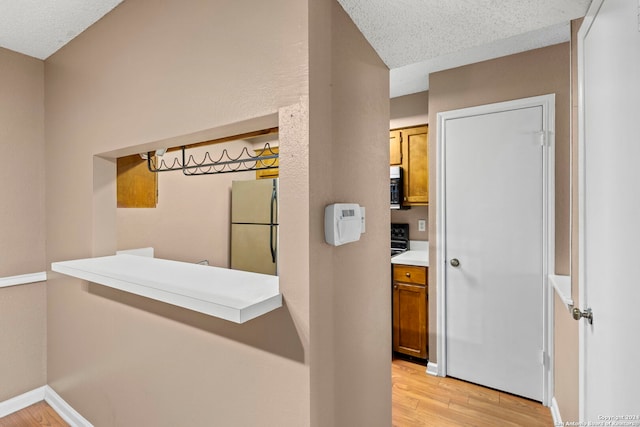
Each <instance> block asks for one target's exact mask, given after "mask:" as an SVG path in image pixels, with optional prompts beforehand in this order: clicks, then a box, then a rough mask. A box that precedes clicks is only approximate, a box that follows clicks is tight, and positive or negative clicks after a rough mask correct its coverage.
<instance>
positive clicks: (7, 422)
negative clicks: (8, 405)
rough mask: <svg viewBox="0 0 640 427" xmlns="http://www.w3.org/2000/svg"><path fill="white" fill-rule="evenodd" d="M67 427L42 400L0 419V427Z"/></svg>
mask: <svg viewBox="0 0 640 427" xmlns="http://www.w3.org/2000/svg"><path fill="white" fill-rule="evenodd" d="M40 426H47V427H69V424H67V423H65V422H64V420H63V419H62V418H60V415H58V414H57V413H56V411H54V410H53V409H52V408H51V406H49V405H48V404H47V403H46V402H45V401H44V400H43V401H41V402H38V403H36V404H34V405H31V406H28V407H26V408H24V409H23V410H21V411H18V412H14V413H13V414H10V415H7V416H6V417H3V418H0V427H40Z"/></svg>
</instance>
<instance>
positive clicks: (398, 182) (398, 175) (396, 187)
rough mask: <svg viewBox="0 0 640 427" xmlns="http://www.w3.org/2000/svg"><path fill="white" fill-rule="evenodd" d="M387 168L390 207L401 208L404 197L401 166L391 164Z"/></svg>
mask: <svg viewBox="0 0 640 427" xmlns="http://www.w3.org/2000/svg"><path fill="white" fill-rule="evenodd" d="M389 169H390V170H389V176H390V177H391V180H390V181H391V185H390V189H391V209H401V208H402V200H403V199H404V190H403V189H404V183H403V181H402V175H403V173H402V168H401V167H400V166H391V167H390V168H389Z"/></svg>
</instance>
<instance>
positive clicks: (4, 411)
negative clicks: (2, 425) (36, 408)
mask: <svg viewBox="0 0 640 427" xmlns="http://www.w3.org/2000/svg"><path fill="white" fill-rule="evenodd" d="M46 388H47V386H46V385H43V386H42V387H38V388H37V389H35V390H31V391H28V392H26V393H22V394H21V395H19V396H16V397H12V398H11V399H9V400H5V401H4V402H0V418H2V417H6V416H7V415H9V414H13V413H14V412H18V411H19V410H21V409H24V408H26V407H27V406H31V405H33V404H34V403H38V402H40V401H41V400H44V393H45V389H46Z"/></svg>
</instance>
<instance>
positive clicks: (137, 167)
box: [116, 154, 158, 208]
mask: <svg viewBox="0 0 640 427" xmlns="http://www.w3.org/2000/svg"><path fill="white" fill-rule="evenodd" d="M116 187H117V201H118V207H119V208H155V207H156V205H157V203H158V174H157V173H153V172H149V169H148V167H147V161H146V160H144V159H142V158H141V157H140V156H139V155H138V154H134V155H131V156H126V157H120V158H118V160H117V178H116Z"/></svg>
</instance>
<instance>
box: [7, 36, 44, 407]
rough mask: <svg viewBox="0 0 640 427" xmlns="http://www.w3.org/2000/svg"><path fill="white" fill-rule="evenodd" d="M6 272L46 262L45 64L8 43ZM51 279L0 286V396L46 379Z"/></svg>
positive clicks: (31, 270)
mask: <svg viewBox="0 0 640 427" xmlns="http://www.w3.org/2000/svg"><path fill="white" fill-rule="evenodd" d="M0 93H1V94H2V96H0V147H2V152H3V162H2V168H0V183H1V184H0V199H1V200H2V201H1V206H2V208H0V242H1V243H0V260H1V261H0V278H4V277H7V276H17V275H22V274H29V273H37V272H41V271H44V270H45V255H44V251H45V244H44V236H45V231H44V66H43V63H42V61H40V60H37V59H34V58H30V57H27V56H24V55H21V54H18V53H15V52H11V51H9V50H6V49H1V48H0ZM46 337H47V335H46V288H45V285H44V283H35V284H29V285H19V286H12V287H7V288H0V402H1V401H3V400H6V399H9V398H11V397H14V396H16V395H18V394H21V393H24V392H26V391H30V390H33V389H34V388H36V387H40V386H42V385H44V384H46Z"/></svg>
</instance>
